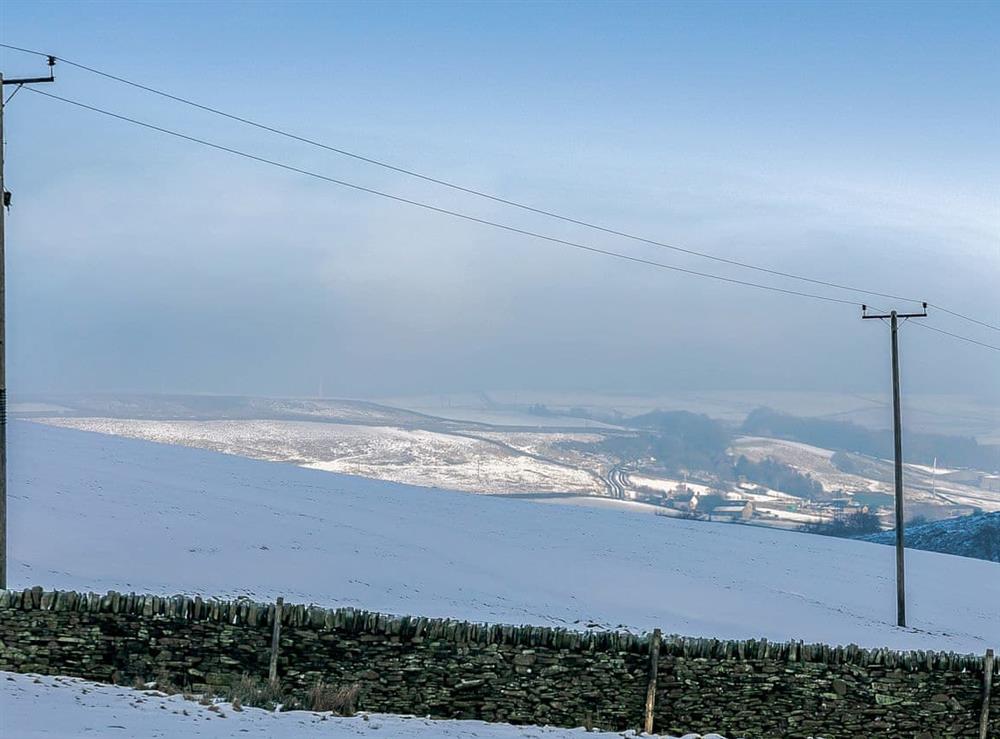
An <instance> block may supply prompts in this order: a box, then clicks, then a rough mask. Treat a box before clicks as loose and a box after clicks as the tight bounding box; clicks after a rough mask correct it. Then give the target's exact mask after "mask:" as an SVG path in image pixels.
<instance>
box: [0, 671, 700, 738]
mask: <svg viewBox="0 0 1000 739" xmlns="http://www.w3.org/2000/svg"><path fill="white" fill-rule="evenodd" d="M0 736H3V737H5V739H6V738H7V737H9V738H10V739H15V738H16V739H104V738H105V737H115V738H121V737H127V738H129V739H137V738H138V737H142V738H143V739H155V738H156V737H162V738H164V739H174V738H175V737H196V738H198V739H237V738H239V739H243V738H245V739H311V738H312V737H316V739H319V738H322V739H357V737H373V738H376V737H377V738H379V739H437V738H438V737H441V738H442V739H583V737H588V738H591V737H592V738H593V739H621V737H633V736H635V734H633V733H632V732H627V733H624V734H608V733H603V732H595V733H588V732H585V731H584V730H583V729H554V728H542V727H537V726H511V725H510V724H487V723H483V722H482V721H433V720H430V719H424V718H417V717H413V716H390V715H384V714H361V715H357V716H352V717H350V718H341V717H338V716H332V715H331V714H328V713H311V712H308V711H289V712H287V713H271V712H269V711H264V710H261V709H259V708H243V709H242V710H240V711H234V710H233V708H232V706H231V705H230V704H228V703H219V704H217V705H215V706H214V707H212V708H209V707H207V706H202V705H199V704H198V703H196V702H194V701H190V700H185V699H184V698H183V697H181V696H179V695H174V696H169V697H168V696H164V695H163V694H162V693H158V692H156V691H138V690H132V689H130V688H122V687H117V686H114V685H102V684H99V683H91V682H87V681H85V680H77V679H75V678H68V677H44V676H37V677H36V676H34V675H18V674H15V673H10V672H0ZM695 736H696V735H691V736H690V737H689V739H693V737H695ZM714 736H717V735H712V734H709V735H706V737H714Z"/></svg>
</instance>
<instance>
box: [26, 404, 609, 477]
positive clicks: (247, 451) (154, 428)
mask: <svg viewBox="0 0 1000 739" xmlns="http://www.w3.org/2000/svg"><path fill="white" fill-rule="evenodd" d="M39 421H40V422H43V423H49V424H52V425H57V426H63V427H66V428H74V429H79V430H82V431H96V432H99V433H104V434H115V435H116V436H127V437H130V438H135V439H146V440H148V441H157V442H162V443H166V444H178V445H182V446H193V447H198V448H201V449H210V450H212V451H217V452H223V453H224V454H236V455H239V456H243V457H250V458H252V459H265V460H269V461H275V462H291V463H292V464H297V465H301V466H303V467H311V468H314V469H318V470H326V471H327V472H340V473H343V474H346V475H360V476H361V477H370V478H373V479H376V480H389V481H391V482H401V483H406V484H409V485H422V486H425V487H444V488H448V489H450V490H462V491H465V492H478V493H492V494H503V493H551V492H556V493H578V494H584V495H587V494H591V495H593V494H601V493H603V492H604V491H605V485H604V483H603V482H602V481H601V479H600V478H599V477H598V476H597V474H596V473H595V472H593V471H589V470H586V469H580V468H578V467H575V466H573V465H571V464H569V463H568V462H564V461H562V460H559V459H554V458H553V457H554V456H556V455H562V456H564V457H566V459H567V460H573V461H575V459H574V458H573V457H572V456H571V455H569V454H566V453H563V452H560V451H559V450H558V449H557V448H556V446H555V445H557V444H562V443H566V442H570V441H574V442H584V441H592V440H593V439H594V438H596V437H594V436H592V435H587V434H582V433H581V434H568V433H547V434H531V433H512V434H509V436H510V441H508V440H507V436H508V434H500V433H495V432H483V433H480V434H472V433H471V432H467V433H444V432H439V431H432V430H426V429H419V428H399V427H396V426H383V425H357V424H349V423H330V422H309V421H281V420H197V421H177V420H148V419H127V418H44V419H39ZM589 464H590V466H591V467H592V468H595V469H596V468H597V467H598V464H597V463H596V462H593V461H591V462H590V463H589Z"/></svg>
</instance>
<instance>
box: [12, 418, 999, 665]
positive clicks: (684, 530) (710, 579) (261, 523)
mask: <svg viewBox="0 0 1000 739" xmlns="http://www.w3.org/2000/svg"><path fill="white" fill-rule="evenodd" d="M10 441H11V455H10V479H11V483H10V510H9V515H10V547H11V555H12V563H11V567H10V578H11V585H12V586H13V587H15V588H20V587H27V586H29V585H43V586H45V587H47V588H66V589H68V588H73V589H78V590H96V591H104V590H108V589H117V590H124V591H144V592H154V593H180V592H183V593H200V594H203V595H218V596H239V595H248V596H252V597H254V598H256V599H258V600H270V599H272V598H274V597H276V596H278V595H282V596H284V597H285V598H286V600H289V601H293V602H314V603H317V604H321V605H353V606H359V607H363V608H366V609H372V610H381V611H385V612H390V613H399V614H403V613H406V614H421V615H427V616H446V617H453V618H464V619H469V620H475V621H490V622H507V623H537V624H548V625H561V626H573V627H578V628H585V627H587V626H589V625H595V626H600V627H619V626H621V627H624V628H628V629H632V630H637V631H642V630H649V629H652V628H654V627H660V628H662V629H664V630H665V631H666V632H668V633H669V632H673V633H680V634H687V635H695V636H702V635H703V636H712V637H717V638H748V637H753V638H758V637H766V638H768V639H770V640H785V639H804V640H806V641H821V642H826V643H830V644H847V643H857V644H860V645H863V646H888V647H894V648H919V649H942V650H954V651H959V652H977V653H978V652H981V651H982V650H983V649H984V648H985V647H986V646H994V647H995V646H998V645H1000V609H998V608H997V603H1000V577H998V574H1000V572H998V570H997V567H998V565H997V564H995V563H989V562H981V561H976V560H970V559H963V558H958V557H952V556H948V555H941V554H933V553H928V552H909V553H908V555H907V557H908V562H909V571H908V580H909V583H910V593H911V602H910V617H911V624H912V626H911V628H909V629H898V628H896V627H895V626H894V625H893V617H894V611H893V604H894V589H893V572H894V570H893V551H892V549H891V548H889V547H883V546H879V545H875V544H868V543H862V542H855V541H845V540H838V539H832V538H827V537H817V536H810V535H805V534H797V533H788V532H781V531H775V530H769V529H764V528H755V527H744V526H731V525H726V524H711V523H704V522H692V521H685V520H675V519H668V518H663V517H658V516H650V515H642V514H636V513H631V512H628V511H620V510H604V509H592V508H582V507H572V506H543V505H538V504H534V503H531V502H526V501H519V500H504V499H498V498H493V497H482V496H470V495H465V494H462V493H456V492H449V491H439V490H431V489H426V488H419V487H411V486H405V485H398V484H393V483H387V482H382V481H375V480H367V479H364V478H360V477H351V476H343V475H338V474H335V473H329V472H322V471H318V470H310V469H303V468H299V467H295V466H292V465H287V464H275V463H270V462H263V461H256V460H250V459H243V458H240V457H235V456H226V455H222V454H218V453H213V452H209V451H204V450H199V449H190V448H184V447H178V446H170V445H164V444H155V443H151V442H148V441H141V440H135V439H126V438H120V437H115V436H108V435H102V434H94V433H87V432H81V431H76V430H70V429H61V428H52V427H48V426H43V425H39V424H34V423H29V422H15V423H13V424H12V425H11V433H10Z"/></svg>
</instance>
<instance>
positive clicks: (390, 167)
mask: <svg viewBox="0 0 1000 739" xmlns="http://www.w3.org/2000/svg"><path fill="white" fill-rule="evenodd" d="M0 47H2V48H6V49H10V50H12V51H18V52H22V53H26V54H35V55H37V56H41V57H46V58H49V57H50V56H51V55H49V54H46V53H45V52H41V51H37V50H35V49H25V48H23V47H19V46H13V45H11V44H0ZM59 61H60V62H62V63H63V64H68V65H70V66H72V67H76V68H78V69H82V70H84V71H86V72H90V73H91V74H96V75H98V76H101V77H104V78H106V79H110V80H113V81H115V82H120V83H122V84H124V85H128V86H130V87H134V88H136V89H139V90H143V91H145V92H149V93H152V94H154V95H159V96H161V97H164V98H167V99H169V100H173V101H175V102H178V103H182V104H184V105H188V106H191V107H193V108H197V109H199V110H203V111H205V112H207V113H212V114H213V115H218V116H222V117H223V118H228V119H230V120H233V121H236V122H238V123H242V124H245V125H248V126H252V127H254V128H258V129H260V130H262V131H267V132H269V133H274V134H277V135H279V136H284V137H285V138H288V139H292V140H294V141H299V142H301V143H304V144H308V145H310V146H315V147H317V148H320V149H324V150H326V151H330V152H333V153H335V154H339V155H342V156H345V157H350V158H352V159H355V160H357V161H361V162H365V163H367V164H372V165H375V166H378V167H382V168H384V169H388V170H390V171H393V172H397V173H400V174H404V175H407V176H410V177H415V178H417V179H420V180H424V181H426V182H431V183H433V184H436V185H441V186H442V187H447V188H451V189H453V190H457V191H459V192H464V193H467V194H470V195H475V196H477V197H481V198H486V199H488V200H492V201H494V202H497V203H501V204H503V205H508V206H511V207H514V208H520V209H522V210H525V211H528V212H531V213H536V214H538V215H543V216H546V217H549V218H555V219H558V220H560V221H564V222H566V223H572V224H575V225H578V226H583V227H585V228H591V229H595V230H597V231H601V232H604V233H607V234H611V235H613V236H620V237H622V238H626V239H631V240H633V241H638V242H641V243H645V244H649V245H652V246H657V247H660V248H664V249H671V250H673V251H676V252H679V253H682V254H688V255H691V256H696V257H700V258H703V259H710V260H713V261H716V262H720V263H722V264H729V265H732V266H735V267H741V268H744V269H750V270H755V271H757V272H762V273H765V274H770V275H774V276H776V277H784V278H787V279H792V280H800V281H803V282H808V283H812V284H814V285H822V286H824V287H830V288H834V289H837V290H846V291H850V292H855V293H858V294H861V295H875V296H878V297H882V298H888V299H892V300H902V301H906V302H914V303H919V302H922V301H920V300H917V299H915V298H906V297H902V296H899V295H893V294H891V293H883V292H878V291H874V290H865V289H863V288H858V287H854V286H852V285H845V284H842V283H837V282H831V281H828V280H820V279H816V278H812V277H807V276H805V275H799V274H795V273H793V272H785V271H782V270H777V269H771V268H769V267H763V266H761V265H756V264H752V263H749V262H743V261H740V260H736V259H729V258H726V257H720V256H718V255H716V254H710V253H707V252H701V251H698V250H695V249H689V248H686V247H681V246H677V245H676V244H668V243H665V242H662V241H658V240H656V239H651V238H648V237H644V236H638V235H636V234H632V233H629V232H627V231H622V230H620V229H615V228H610V227H607V226H601V225H600V224H596V223H591V222H588V221H584V220H581V219H578V218H573V217H571V216H567V215H564V214H561V213H556V212H554V211H551V210H546V209H544V208H540V207H537V206H533V205H528V204H526V203H522V202H519V201H516V200H511V199H509V198H504V197H500V196H498V195H493V194H491V193H488V192H485V191H483V190H479V189H476V188H473V187H467V186H464V185H459V184H457V183H455V182H451V181H449V180H444V179H441V178H438V177H432V176H430V175H426V174H423V173H421V172H417V171H415V170H412V169H408V168H406V167H401V166H398V165H395V164H391V163H389V162H386V161H383V160H380V159H376V158H374V157H369V156H365V155H363V154H358V153H357V152H353V151H350V150H347V149H343V148H340V147H337V146H333V145H331V144H326V143H323V142H321V141H317V140H315V139H311V138H308V137H306V136H300V135H298V134H294V133H291V132H289V131H286V130H284V129H280V128H277V127H275V126H270V125H267V124H265V123H261V122H259V121H255V120H253V119H250V118H246V117H244V116H240V115H236V114H234V113H229V112H226V111H224V110H221V109H219V108H215V107H212V106H210V105H205V104H203V103H199V102H197V101H194V100H191V99H189V98H185V97H182V96H180V95H174V94H172V93H169V92H166V91H164V90H160V89H157V88H155V87H151V86H149V85H145V84H142V83H141V82H136V81H135V80H130V79H128V78H126V77H121V76H119V75H116V74H112V73H110V72H106V71H104V70H102V69H97V68H96V67H91V66H88V65H86V64H82V63H80V62H75V61H72V60H68V59H63V58H61V57H60V58H59ZM15 92H16V91H15ZM928 305H929V306H930V307H932V308H936V309H937V310H939V311H942V312H943V313H947V314H949V315H951V316H954V317H956V318H960V319H962V320H964V321H968V322H970V323H974V324H976V325H979V326H982V327H985V328H988V329H991V330H993V331H1000V325H996V324H991V323H987V322H985V321H981V320H979V319H977V318H973V317H971V316H968V315H966V314H964V313H960V312H958V311H954V310H951V309H949V308H946V307H944V306H942V305H938V304H936V303H928Z"/></svg>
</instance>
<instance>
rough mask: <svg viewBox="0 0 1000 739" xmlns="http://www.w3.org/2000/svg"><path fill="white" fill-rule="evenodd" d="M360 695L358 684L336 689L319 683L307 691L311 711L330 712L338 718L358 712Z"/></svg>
mask: <svg viewBox="0 0 1000 739" xmlns="http://www.w3.org/2000/svg"><path fill="white" fill-rule="evenodd" d="M360 695H361V685H360V684H358V683H354V684H352V685H347V686H344V687H340V688H337V687H334V686H333V685H327V684H326V683H324V682H323V681H320V682H318V683H316V684H315V685H314V686H313V687H312V688H310V689H309V692H308V693H307V699H308V705H309V708H310V709H311V710H313V711H318V712H320V713H325V712H327V711H332V712H333V713H335V714H337V715H338V716H353V715H354V713H355V712H356V711H357V710H358V697H359V696H360Z"/></svg>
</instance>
